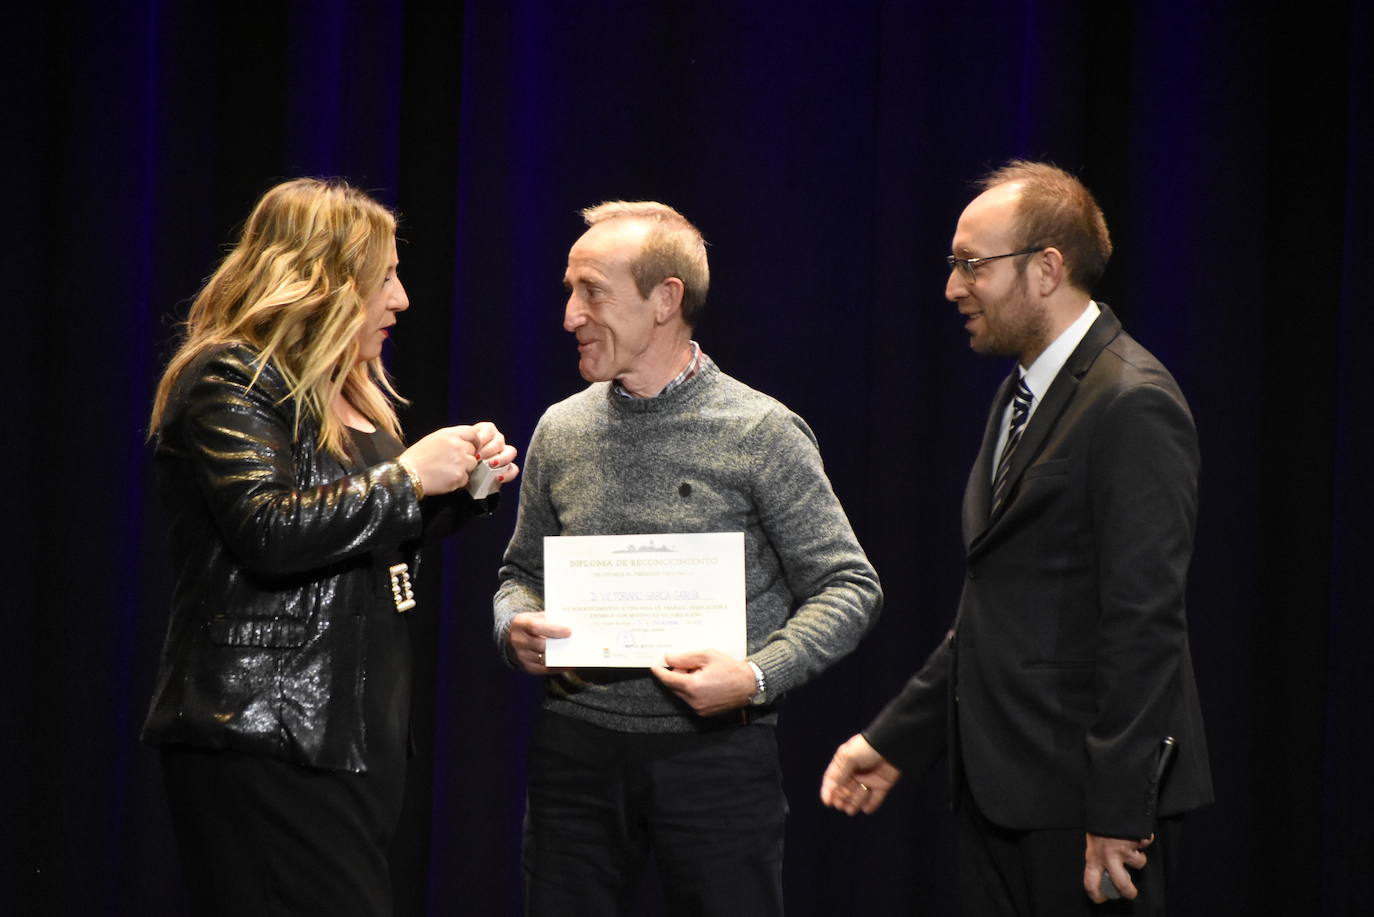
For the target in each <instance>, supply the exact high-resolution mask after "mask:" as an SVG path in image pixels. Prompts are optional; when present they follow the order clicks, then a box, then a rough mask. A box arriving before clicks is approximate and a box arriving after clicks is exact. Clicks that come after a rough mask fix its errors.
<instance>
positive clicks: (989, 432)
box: [964, 367, 1021, 548]
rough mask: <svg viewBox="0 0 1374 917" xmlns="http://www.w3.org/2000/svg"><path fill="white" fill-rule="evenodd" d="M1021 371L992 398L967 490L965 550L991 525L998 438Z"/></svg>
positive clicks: (1016, 372) (1013, 374)
mask: <svg viewBox="0 0 1374 917" xmlns="http://www.w3.org/2000/svg"><path fill="white" fill-rule="evenodd" d="M1020 374H1021V373H1020V371H1019V370H1017V369H1016V368H1015V367H1013V368H1012V372H1011V375H1010V376H1007V378H1005V379H1003V380H1002V385H1001V386H1000V387H999V388H998V389H997V395H996V396H995V397H994V398H993V399H992V410H991V411H990V412H989V413H988V421H987V425H986V426H985V427H984V428H983V446H982V448H981V449H979V450H978V458H976V459H974V461H973V470H972V471H971V472H969V477H968V484H967V485H966V486H965V487H964V547H965V548H968V547H969V546H971V545H972V544H973V542H974V540H975V539H976V538H977V537H978V536H979V535H980V534H982V532H983V530H984V529H985V528H987V526H988V511H989V510H990V509H991V507H992V463H993V461H995V457H994V456H993V453H994V452H996V451H997V438H998V437H999V436H1000V435H1001V433H1002V415H1003V413H1005V412H1006V408H1007V401H1009V400H1010V399H1011V389H1012V386H1013V385H1015V384H1016V379H1017V377H1018V376H1019V375H1020Z"/></svg>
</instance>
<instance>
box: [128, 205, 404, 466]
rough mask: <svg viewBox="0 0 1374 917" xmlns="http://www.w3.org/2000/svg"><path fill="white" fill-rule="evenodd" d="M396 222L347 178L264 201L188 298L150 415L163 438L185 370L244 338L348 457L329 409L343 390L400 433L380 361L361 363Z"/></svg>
mask: <svg viewBox="0 0 1374 917" xmlns="http://www.w3.org/2000/svg"><path fill="white" fill-rule="evenodd" d="M395 236H396V218H395V216H393V215H392V213H391V212H390V211H389V210H387V209H386V208H385V207H383V206H382V205H381V204H379V203H377V201H375V200H373V199H372V198H371V197H369V196H368V195H366V194H364V193H363V192H361V191H359V190H357V189H356V188H353V187H350V186H349V185H348V184H346V183H344V182H342V181H321V180H319V179H314V178H298V179H295V180H294V181H288V182H283V183H282V184H280V185H277V186H276V187H274V188H272V189H271V190H270V191H268V192H267V193H266V194H264V195H263V196H262V200H260V201H258V203H257V206H255V207H254V208H253V212H252V214H250V215H249V217H248V222H247V223H246V224H245V225H244V227H243V235H242V236H241V237H240V239H239V241H238V243H237V244H236V245H235V246H234V248H233V250H232V251H230V252H229V255H228V256H227V257H226V258H225V259H224V261H223V262H222V263H221V264H220V265H219V267H218V268H217V269H216V270H215V272H214V274H212V275H211V276H210V279H209V280H207V281H206V282H205V286H204V287H202V288H201V290H200V292H199V293H198V294H197V295H196V298H195V301H194V302H192V304H191V311H190V314H189V315H188V316H187V319H186V325H185V335H184V338H183V339H182V342H181V345H180V347H179V348H178V349H177V352H176V353H175V354H174V355H173V356H172V359H171V360H170V361H169V362H168V363H167V369H166V370H165V371H164V372H163V374H162V380H161V381H160V382H159V383H158V387H157V395H156V397H155V398H154V400H153V413H152V418H151V419H150V421H149V433H150V435H151V434H153V433H156V432H157V430H158V427H159V425H160V424H161V422H162V418H163V414H164V412H165V411H166V410H167V400H168V397H169V396H170V394H171V392H172V389H173V387H174V386H175V384H176V381H177V378H178V377H179V376H180V374H181V372H182V371H183V370H185V369H186V367H187V366H189V365H190V364H191V362H192V361H194V360H195V359H196V357H198V356H200V355H201V354H202V353H204V352H205V351H206V350H207V349H209V348H212V347H218V346H222V345H225V344H247V345H249V346H251V347H252V348H253V349H254V350H256V351H257V352H258V354H259V362H258V365H257V373H255V375H254V377H253V380H254V381H255V382H256V381H257V374H260V373H261V372H262V369H263V367H264V366H265V365H266V363H267V362H269V361H270V362H271V363H272V364H273V365H274V366H276V368H277V370H278V371H279V372H280V373H281V374H282V376H283V377H284V378H285V380H286V384H287V386H288V395H287V399H290V400H292V401H294V402H295V430H294V432H295V434H296V435H299V432H300V422H301V417H302V415H305V416H309V417H313V418H314V419H315V420H316V421H318V423H319V425H320V446H321V447H322V448H324V449H326V450H328V451H329V452H331V453H332V454H334V455H335V456H336V457H338V458H340V459H342V458H343V457H344V454H345V449H346V445H345V443H346V436H345V432H344V425H343V423H342V422H341V421H340V420H339V419H338V418H337V417H336V416H334V412H333V411H331V410H330V405H331V404H332V403H333V401H334V398H335V396H337V395H338V394H339V393H340V392H342V393H343V395H344V397H345V398H346V399H347V400H348V401H349V403H350V404H352V405H353V406H354V407H355V408H357V409H358V410H359V411H361V412H362V413H363V414H364V415H365V416H366V417H367V418H368V419H369V420H371V421H372V422H373V423H374V424H376V425H377V426H379V427H382V428H383V429H385V430H387V431H388V432H389V433H391V434H392V435H393V436H395V437H397V438H398V439H399V438H400V436H401V429H400V423H399V422H398V421H397V419H396V409H395V406H394V404H393V402H394V401H404V399H402V398H401V397H400V395H398V394H397V393H396V390H395V389H394V388H393V387H392V385H391V380H390V379H389V378H388V376H387V374H386V370H385V368H383V366H382V361H381V360H380V359H375V360H369V361H367V362H365V363H359V362H358V331H359V329H360V328H362V326H363V323H364V317H365V316H364V308H363V307H364V304H365V303H366V302H367V299H368V297H369V296H371V295H372V293H373V292H375V291H376V290H377V289H378V288H379V287H380V286H381V284H382V281H383V279H384V278H385V276H386V273H387V271H388V270H389V268H390V262H391V256H392V245H393V242H394V240H395Z"/></svg>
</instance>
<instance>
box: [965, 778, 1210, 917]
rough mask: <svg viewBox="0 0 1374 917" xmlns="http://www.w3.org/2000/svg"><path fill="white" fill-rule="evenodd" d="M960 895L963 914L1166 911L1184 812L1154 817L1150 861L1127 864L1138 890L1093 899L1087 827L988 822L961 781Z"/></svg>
mask: <svg viewBox="0 0 1374 917" xmlns="http://www.w3.org/2000/svg"><path fill="white" fill-rule="evenodd" d="M957 809H958V811H957V819H956V820H957V823H958V831H959V897H960V900H961V902H962V908H961V910H962V913H963V914H965V915H966V917H1061V915H1066V917H1067V915H1074V914H1082V915H1085V917H1086V915H1102V917H1109V915H1110V917H1115V915H1119V914H1130V915H1137V917H1144V915H1149V917H1162V915H1165V914H1167V913H1168V910H1167V905H1166V890H1167V888H1168V885H1169V877H1170V875H1171V874H1172V873H1173V872H1174V871H1175V866H1176V865H1177V862H1178V859H1177V858H1178V852H1179V840H1180V835H1181V833H1182V826H1183V825H1182V823H1183V819H1182V817H1181V816H1180V817H1178V818H1165V819H1160V820H1159V821H1158V822H1156V827H1155V840H1154V843H1152V844H1151V845H1150V846H1149V847H1147V848H1145V855H1146V856H1147V857H1148V858H1149V862H1147V863H1146V864H1145V868H1144V869H1142V870H1130V873H1131V878H1132V880H1133V881H1134V882H1135V887H1136V890H1137V891H1138V892H1139V893H1140V894H1139V896H1138V897H1136V898H1135V899H1134V900H1133V901H1127V900H1126V899H1124V898H1121V899H1117V900H1114V901H1108V902H1106V903H1105V904H1093V903H1092V899H1090V898H1089V897H1088V895H1087V892H1085V891H1084V890H1083V851H1084V848H1085V846H1086V843H1087V840H1086V835H1085V834H1084V831H1083V829H1082V828H1058V829H1047V830H1039V831H1013V830H1011V829H1008V828H1003V827H1001V826H999V825H995V824H993V823H992V822H990V821H988V819H987V817H986V816H984V815H983V813H982V812H981V811H980V810H979V809H978V806H977V804H976V803H975V802H974V801H973V797H972V795H971V794H970V792H969V791H968V788H967V786H965V787H964V789H963V792H962V793H961V794H960V798H959V803H958V805H957Z"/></svg>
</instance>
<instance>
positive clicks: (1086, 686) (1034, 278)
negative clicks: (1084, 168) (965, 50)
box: [821, 161, 1212, 915]
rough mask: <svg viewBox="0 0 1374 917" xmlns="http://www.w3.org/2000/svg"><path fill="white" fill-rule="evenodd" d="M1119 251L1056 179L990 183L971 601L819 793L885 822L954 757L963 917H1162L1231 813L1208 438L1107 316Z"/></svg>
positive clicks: (978, 277)
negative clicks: (1202, 838)
mask: <svg viewBox="0 0 1374 917" xmlns="http://www.w3.org/2000/svg"><path fill="white" fill-rule="evenodd" d="M1111 250H1112V248H1111V240H1110V236H1109V235H1108V231H1107V224H1106V221H1105V220H1104V218H1103V216H1102V211H1101V209H1100V208H1099V207H1098V205H1097V202H1096V201H1095V200H1094V199H1093V196H1092V194H1091V193H1090V192H1089V191H1088V190H1087V188H1086V187H1084V186H1083V185H1082V183H1081V182H1079V181H1078V180H1077V179H1076V178H1074V177H1073V176H1072V175H1069V174H1068V173H1067V172H1064V171H1063V170H1061V169H1058V168H1056V167H1054V166H1052V165H1048V164H1045V163H1034V162H1023V161H1015V162H1011V163H1009V164H1008V165H1006V166H1004V167H1003V168H1001V169H998V170H997V171H995V172H993V173H992V174H991V175H989V176H988V177H986V178H985V179H984V180H983V181H982V193H981V194H979V195H978V197H976V198H975V199H974V200H973V201H972V202H971V203H970V204H969V205H968V207H967V208H965V210H964V212H963V214H962V216H961V217H960V218H959V223H958V226H957V228H956V230H955V235H954V243H953V253H952V254H951V255H950V256H949V258H948V259H947V260H948V263H949V266H950V272H949V279H948V281H947V282H946V285H945V297H946V298H947V299H949V300H950V301H951V302H953V303H954V304H955V305H956V306H957V307H958V309H959V313H960V314H961V315H962V316H963V317H964V322H965V325H964V326H965V329H966V330H967V331H968V333H969V336H970V337H969V344H970V346H971V347H972V348H973V350H974V351H975V352H977V353H979V354H984V355H987V356H998V357H1015V358H1016V365H1015V366H1014V367H1013V369H1012V372H1011V374H1010V375H1009V376H1008V378H1007V379H1006V381H1005V382H1003V384H1002V386H1001V388H1000V389H999V390H998V393H997V396H996V398H995V399H994V401H993V405H992V411H991V414H990V416H989V418H988V423H987V427H986V430H985V433H984V437H983V444H982V448H981V450H980V451H979V453H978V458H977V460H976V461H975V463H974V466H973V471H972V473H971V474H970V477H969V482H968V487H967V489H966V491H965V494H964V506H963V529H964V545H965V551H966V569H965V571H964V577H965V578H964V589H963V595H962V597H961V599H960V603H959V609H958V613H957V615H956V617H955V621H954V624H953V626H952V627H951V629H950V631H949V633H948V635H947V637H946V639H945V640H943V641H942V642H941V643H940V645H939V646H938V647H937V648H936V649H935V651H934V652H933V653H932V654H931V656H930V658H929V659H928V660H927V661H926V663H925V665H924V666H923V667H922V668H921V669H920V671H918V672H917V673H916V674H915V676H914V677H913V678H912V679H911V680H910V682H908V684H907V686H906V687H905V688H904V689H903V691H902V692H901V693H900V694H899V695H898V696H897V697H896V698H894V699H893V700H892V701H891V702H890V703H889V704H888V705H887V706H886V708H885V709H883V710H882V712H881V713H879V715H878V717H877V718H876V719H875V720H874V721H873V722H872V723H871V724H870V725H869V726H868V728H867V729H865V730H864V731H863V732H861V733H859V734H858V735H855V736H854V737H852V738H851V739H849V740H848V741H847V742H845V743H844V744H843V745H841V746H840V748H839V749H838V750H837V751H836V753H835V756H834V758H833V759H832V761H831V763H830V766H829V767H828V768H827V770H826V772H825V776H824V778H823V781H822V786H821V799H822V801H823V802H825V803H826V804H827V805H830V806H834V807H835V808H838V809H840V810H841V811H844V812H847V813H849V814H851V815H852V814H854V813H856V812H866V813H867V812H873V811H874V810H876V809H877V808H878V806H880V805H881V804H882V802H883V800H884V799H885V798H886V795H887V793H888V791H889V790H890V789H891V788H892V786H893V784H894V783H895V782H896V781H897V780H898V779H899V778H900V776H901V775H902V774H903V773H913V772H920V771H923V770H925V769H927V768H928V767H930V766H931V765H932V764H933V763H934V762H935V760H936V759H937V758H938V757H939V756H940V754H941V753H942V752H944V751H946V750H947V751H948V752H949V758H950V762H951V791H952V798H953V800H954V805H955V809H956V812H957V814H958V820H957V821H958V825H959V849H960V893H961V897H962V900H963V908H964V912H965V913H967V914H1056V915H1059V914H1075V913H1087V914H1090V913H1096V912H1097V910H1096V909H1095V907H1094V906H1095V905H1096V904H1101V903H1102V902H1104V901H1105V900H1106V899H1107V898H1112V897H1117V896H1119V897H1120V899H1121V900H1119V901H1118V902H1117V903H1116V904H1115V905H1114V909H1113V910H1111V913H1130V914H1162V913H1164V912H1165V910H1164V908H1165V898H1166V888H1167V885H1168V877H1169V874H1170V872H1171V867H1172V864H1173V863H1174V862H1176V860H1177V857H1178V851H1179V846H1178V841H1179V833H1180V827H1181V819H1182V816H1183V813H1185V812H1188V811H1190V810H1192V809H1195V808H1197V807H1198V806H1202V805H1205V804H1206V803H1208V802H1210V801H1211V800H1212V785H1211V773H1210V769H1209V766H1208V762H1207V747H1206V740H1205V738H1204V735H1203V726H1202V713H1201V710H1200V708H1199V704H1198V698H1197V688H1196V685H1195V683H1194V678H1193V666H1192V660H1191V656H1190V652H1189V648H1188V628H1187V621H1186V617H1185V612H1184V593H1185V589H1186V581H1187V572H1188V565H1189V561H1190V559H1191V556H1192V550H1193V534H1194V530H1195V525H1196V510H1197V475H1198V448H1197V433H1196V431H1195V429H1194V426H1193V419H1192V415H1191V414H1190V412H1189V410H1188V405H1187V402H1186V401H1185V400H1184V398H1183V395H1182V393H1181V392H1180V391H1179V388H1178V385H1177V384H1176V383H1175V381H1174V379H1173V377H1172V376H1171V375H1170V374H1169V372H1168V370H1166V369H1165V368H1164V367H1163V366H1162V365H1161V364H1160V362H1159V361H1158V360H1156V359H1155V358H1154V357H1153V356H1152V355H1151V354H1150V353H1149V352H1148V351H1146V350H1145V349H1144V348H1143V347H1141V346H1140V345H1139V344H1138V343H1136V342H1135V341H1134V340H1133V339H1132V338H1131V337H1130V336H1129V335H1127V334H1126V333H1125V332H1124V331H1122V329H1121V324H1120V322H1118V321H1117V319H1116V317H1115V316H1114V315H1113V314H1112V312H1111V310H1110V309H1108V308H1107V307H1106V306H1105V305H1102V304H1099V303H1096V302H1094V301H1093V300H1092V298H1091V291H1092V289H1093V287H1094V286H1095V284H1096V283H1097V281H1098V280H1099V278H1100V277H1101V275H1102V271H1103V269H1104V268H1105V266H1106V263H1107V259H1108V258H1109V257H1110V255H1111ZM1147 851H1148V852H1147ZM1147 863H1148V865H1147ZM1128 867H1129V869H1130V870H1132V871H1128Z"/></svg>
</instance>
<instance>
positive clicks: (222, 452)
mask: <svg viewBox="0 0 1374 917" xmlns="http://www.w3.org/2000/svg"><path fill="white" fill-rule="evenodd" d="M276 379H277V377H276V374H275V372H272V371H271V370H270V368H269V370H265V371H264V372H263V373H262V374H260V375H259V376H258V378H257V379H256V380H254V379H253V376H252V367H251V364H249V363H248V362H247V361H245V360H243V359H242V358H241V357H240V355H239V354H238V353H236V352H235V351H233V350H230V351H227V352H225V353H224V354H221V355H219V356H216V357H215V358H212V359H211V360H210V361H209V362H208V363H207V364H206V365H205V368H204V370H203V371H202V372H200V373H199V374H197V376H196V377H195V378H194V379H192V380H189V382H188V386H187V388H186V390H185V395H184V401H183V403H182V404H181V405H180V410H179V416H178V418H177V422H178V424H179V426H180V428H181V436H180V443H181V445H182V448H184V449H185V450H186V451H187V453H188V456H187V457H188V458H189V459H190V460H191V463H192V465H193V467H194V469H195V477H196V484H197V486H198V488H199V489H200V492H201V494H202V495H203V497H204V499H205V502H206V505H207V507H208V510H209V512H210V515H211V517H212V518H213V520H214V523H215V525H216V527H217V528H218V530H219V533H220V536H221V537H222V538H223V540H224V543H225V544H226V546H227V547H228V549H229V550H230V552H232V554H233V555H234V556H235V557H236V558H237V559H238V561H239V562H240V563H241V564H243V566H244V567H245V568H246V569H248V570H251V571H254V572H256V573H259V574H264V575H286V574H291V573H297V572H301V571H306V570H312V569H317V568H319V567H323V566H327V565H329V564H332V563H336V562H338V561H340V560H344V559H346V558H349V557H352V556H354V555H357V554H360V553H363V552H365V551H367V550H369V549H370V548H372V547H373V546H375V545H379V544H399V543H402V542H405V541H409V540H411V539H415V538H418V537H419V536H420V534H421V525H422V518H421V512H420V501H419V500H418V499H417V498H416V495H415V491H414V488H413V487H412V486H411V483H410V480H409V478H408V476H407V475H406V473H405V471H404V469H402V468H401V467H400V465H398V464H397V463H396V462H394V461H389V462H382V463H380V464H378V465H374V466H372V467H371V468H367V469H364V470H362V471H359V472H356V473H353V474H344V473H343V471H344V469H343V468H342V467H339V468H338V469H337V470H338V472H339V476H338V477H337V478H336V479H334V480H319V481H316V480H307V482H306V483H305V484H304V485H302V484H300V483H298V472H299V471H300V469H297V468H296V467H295V459H294V458H293V455H294V454H298V453H299V452H301V451H303V450H299V449H297V450H293V448H292V447H293V438H294V435H295V431H294V430H293V426H294V422H295V418H294V416H293V414H294V408H293V407H292V405H291V402H289V401H283V393H282V392H281V389H282V388H283V387H282V386H281V385H280V384H279V382H278V383H277V384H273V383H274V381H276ZM321 476H323V475H321Z"/></svg>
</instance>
